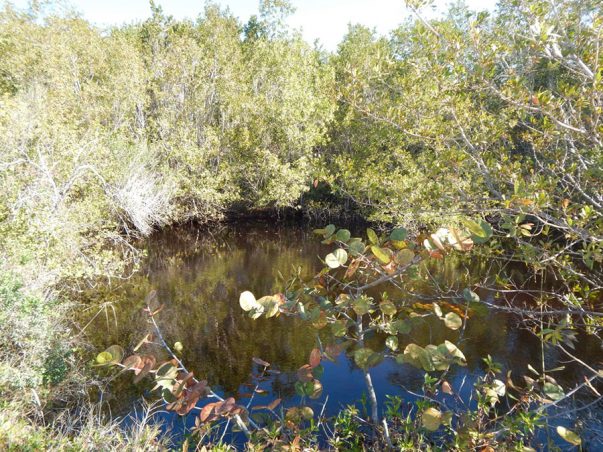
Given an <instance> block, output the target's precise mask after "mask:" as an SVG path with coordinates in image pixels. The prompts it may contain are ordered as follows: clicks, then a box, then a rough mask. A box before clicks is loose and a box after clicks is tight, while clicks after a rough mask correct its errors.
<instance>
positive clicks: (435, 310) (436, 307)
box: [433, 303, 443, 317]
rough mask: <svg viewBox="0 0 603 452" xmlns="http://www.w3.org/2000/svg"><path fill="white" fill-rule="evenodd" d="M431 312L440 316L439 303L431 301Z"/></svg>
mask: <svg viewBox="0 0 603 452" xmlns="http://www.w3.org/2000/svg"><path fill="white" fill-rule="evenodd" d="M433 312H434V313H435V315H437V316H438V317H442V315H443V314H442V308H441V307H440V305H439V304H437V303H433Z"/></svg>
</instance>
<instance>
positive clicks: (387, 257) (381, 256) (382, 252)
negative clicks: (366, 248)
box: [371, 245, 392, 265]
mask: <svg viewBox="0 0 603 452" xmlns="http://www.w3.org/2000/svg"><path fill="white" fill-rule="evenodd" d="M371 251H372V253H373V254H374V255H375V257H376V258H377V259H378V260H379V262H380V263H382V264H383V265H387V264H389V263H390V261H391V260H392V259H391V253H392V252H391V250H389V249H387V248H381V247H380V246H377V245H372V246H371Z"/></svg>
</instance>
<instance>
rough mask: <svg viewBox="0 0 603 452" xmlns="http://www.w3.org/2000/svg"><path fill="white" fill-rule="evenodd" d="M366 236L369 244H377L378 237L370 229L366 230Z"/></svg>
mask: <svg viewBox="0 0 603 452" xmlns="http://www.w3.org/2000/svg"><path fill="white" fill-rule="evenodd" d="M366 236H367V237H368V239H369V242H371V243H372V244H373V245H378V244H379V237H378V236H377V233H376V232H375V231H373V230H372V229H371V228H368V229H367V230H366Z"/></svg>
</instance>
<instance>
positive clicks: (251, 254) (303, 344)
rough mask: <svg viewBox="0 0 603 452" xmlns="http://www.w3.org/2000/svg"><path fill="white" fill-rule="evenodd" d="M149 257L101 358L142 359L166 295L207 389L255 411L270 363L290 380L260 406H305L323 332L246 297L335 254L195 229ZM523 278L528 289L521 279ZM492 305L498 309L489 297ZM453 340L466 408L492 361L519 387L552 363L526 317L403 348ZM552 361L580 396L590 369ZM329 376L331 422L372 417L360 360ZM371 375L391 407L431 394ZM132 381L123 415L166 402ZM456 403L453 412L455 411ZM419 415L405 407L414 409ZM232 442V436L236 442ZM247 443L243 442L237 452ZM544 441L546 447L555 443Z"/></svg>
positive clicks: (276, 379) (336, 367)
mask: <svg viewBox="0 0 603 452" xmlns="http://www.w3.org/2000/svg"><path fill="white" fill-rule="evenodd" d="M145 247H146V250H147V252H148V255H147V258H146V260H145V263H144V265H143V268H142V271H141V272H140V273H139V274H137V275H136V276H134V277H133V278H131V279H130V280H129V281H127V283H123V284H119V285H114V286H113V287H112V288H110V287H108V288H106V289H104V290H102V291H99V292H98V293H97V295H98V294H100V295H98V296H100V297H101V301H104V302H107V301H108V302H111V303H112V304H113V306H114V307H115V316H116V319H113V315H112V313H111V312H110V316H109V321H108V323H107V319H106V318H105V317H104V316H99V317H98V318H97V319H96V320H95V321H94V322H93V323H92V324H91V326H90V327H89V328H88V329H87V332H88V334H89V335H90V340H91V341H92V342H93V344H94V345H95V346H97V347H98V351H101V350H102V349H104V348H105V347H107V346H109V345H112V344H120V345H122V346H123V347H124V348H126V350H128V349H130V350H131V348H132V347H134V345H135V344H136V343H138V341H139V340H140V339H141V338H142V337H143V336H144V335H145V334H146V333H148V332H151V331H152V327H151V326H150V325H149V324H148V322H147V320H146V315H145V314H144V313H143V312H142V308H143V307H144V298H145V296H146V294H147V293H148V292H149V291H150V290H152V289H156V290H157V291H158V295H159V300H160V302H162V303H165V308H164V310H163V311H162V312H161V313H160V314H159V315H158V317H157V319H158V323H159V325H160V327H161V329H162V331H163V334H164V336H165V338H166V340H167V342H168V343H170V344H173V343H174V342H176V341H180V342H181V343H182V344H184V351H183V353H182V360H183V362H185V363H186V364H187V366H188V368H189V370H193V371H194V372H195V375H196V376H197V377H198V378H201V379H206V380H208V382H209V383H210V385H212V387H213V389H214V390H215V391H216V392H218V393H220V394H223V395H228V396H230V395H232V396H234V397H237V399H238V400H239V403H245V402H246V399H245V396H244V395H243V396H241V394H242V393H248V392H249V388H248V387H246V386H245V385H246V383H249V381H250V372H251V371H252V367H253V363H252V358H253V357H259V358H262V359H264V360H266V361H268V362H270V363H272V365H273V367H274V368H275V369H278V370H279V371H280V372H281V373H280V374H278V375H275V376H273V377H271V378H270V380H269V381H267V382H265V383H264V384H263V386H262V387H263V388H264V389H266V390H267V392H268V394H267V395H264V396H257V397H256V399H255V400H256V401H255V404H262V405H263V404H268V403H270V402H271V401H272V400H274V399H275V398H277V397H280V398H282V399H283V406H285V407H287V406H294V405H296V404H297V403H299V397H297V396H296V395H295V390H294V387H293V385H294V383H295V381H296V374H295V371H296V370H297V369H298V368H299V367H300V366H301V365H303V364H305V363H306V362H307V360H308V354H309V352H310V350H311V349H312V348H313V347H315V346H316V330H314V329H313V328H311V327H308V326H307V325H306V324H305V323H304V322H302V321H299V320H296V319H292V318H287V317H284V316H281V317H279V318H273V319H264V318H261V319H258V320H252V319H250V318H249V317H248V316H247V315H246V313H244V312H243V311H242V310H241V308H240V307H239V303H238V300H239V294H240V293H241V292H242V291H244V290H250V291H252V292H253V293H254V294H256V295H258V296H261V295H265V294H273V293H277V292H281V291H282V290H283V283H282V280H281V279H280V278H279V273H280V274H283V275H285V276H287V275H289V274H290V273H291V272H292V271H294V270H296V269H297V268H301V273H302V275H303V276H304V277H306V278H310V277H311V276H312V275H313V274H314V273H315V272H316V271H318V270H319V269H320V268H321V267H320V262H319V260H318V256H323V257H324V255H325V254H326V253H327V252H329V251H330V248H329V247H327V246H325V245H321V244H320V241H319V240H317V238H316V236H314V235H313V234H312V233H311V231H310V229H309V228H304V227H299V226H291V225H276V224H267V223H246V224H238V225H226V226H222V227H221V229H220V230H217V231H216V230H214V231H213V232H209V231H207V230H199V229H194V228H179V229H177V230H168V231H165V232H163V233H160V234H156V235H155V236H153V237H152V238H151V239H149V240H148V241H147V242H146V245H145ZM487 271H492V269H490V268H489V267H487V266H486V265H480V264H475V265H473V266H472V267H467V266H466V265H459V264H458V263H455V262H447V263H444V264H440V268H438V269H436V270H435V271H434V275H435V277H437V278H438V279H439V280H440V282H441V283H442V284H449V285H455V284H456V285H458V284H464V283H465V282H467V283H468V282H469V280H471V277H472V275H473V276H475V275H476V274H479V273H480V272H481V273H483V272H487ZM498 271H502V270H500V269H499V270H498ZM506 271H509V272H510V271H511V270H506ZM515 277H516V278H521V277H522V275H521V272H517V274H516V275H515ZM381 290H383V289H381ZM388 293H389V294H390V297H391V298H395V296H396V292H395V290H390V289H388ZM480 296H481V297H482V298H483V299H486V300H489V301H491V302H493V303H497V300H494V299H492V298H491V295H489V293H488V292H482V293H480ZM326 330H328V328H327V329H325V330H321V340H322V341H323V343H328V342H329V340H330V338H329V337H328V331H326ZM445 339H448V340H450V341H452V342H453V343H455V344H457V345H458V346H459V348H460V349H461V350H462V351H463V353H464V354H465V356H466V358H467V363H468V365H467V367H459V366H453V367H452V368H451V371H450V374H449V377H448V381H449V382H450V383H451V385H452V386H453V388H454V390H455V391H457V392H459V393H460V395H461V396H462V397H464V398H465V399H466V400H469V396H470V393H471V390H472V385H473V382H475V380H476V378H477V377H478V376H480V375H483V373H484V364H483V361H482V358H483V357H485V356H486V355H488V354H489V355H491V356H492V357H493V358H494V360H495V361H497V362H499V363H501V364H502V366H503V369H504V370H503V375H506V372H507V371H508V370H511V371H512V375H513V376H515V378H516V379H517V380H519V379H520V376H521V375H525V374H528V371H527V365H528V364H531V365H532V366H533V367H535V368H536V369H540V368H541V361H542V353H543V352H542V349H541V345H540V342H539V341H538V340H537V339H536V337H535V336H534V335H533V334H532V333H531V332H529V331H527V330H526V329H524V328H522V327H521V322H520V320H519V319H517V318H515V317H514V316H512V315H509V314H507V313H504V312H501V311H498V310H492V309H486V308H481V309H479V308H476V309H474V310H473V311H472V315H471V317H470V319H469V321H468V322H467V327H466V330H465V331H464V333H462V336H461V333H460V332H458V331H451V330H449V329H447V328H445V327H444V326H443V325H442V322H441V321H439V320H437V319H435V318H433V319H431V320H427V321H423V322H420V323H417V324H415V325H414V327H413V329H412V332H411V333H410V334H409V335H401V336H400V349H401V350H403V349H404V347H405V345H406V344H407V343H410V342H414V343H417V344H419V345H426V344H430V343H432V344H440V343H442V342H443V341H444V340H445ZM383 340H384V338H383V337H379V336H374V337H371V338H369V339H368V341H367V345H368V346H370V347H371V348H373V349H376V350H378V349H383V347H384V345H383ZM145 347H147V348H146V352H152V353H155V354H157V353H159V354H160V353H161V351H160V350H159V348H158V347H155V346H152V345H150V346H145ZM143 351H145V349H143ZM576 354H578V355H580V356H581V357H583V358H584V359H585V361H586V362H590V363H592V362H596V361H597V360H600V359H601V356H603V355H602V353H601V350H600V349H599V346H598V344H597V343H595V342H594V341H591V340H589V338H588V337H587V336H585V337H581V338H580V341H579V342H578V343H577V344H576ZM544 361H545V365H546V367H547V368H548V369H552V368H554V367H557V366H558V365H561V364H565V366H566V367H565V369H564V370H562V371H558V372H555V375H554V376H555V378H556V379H557V381H558V382H559V383H560V384H561V385H562V386H563V387H564V388H570V387H573V386H574V385H575V384H576V382H579V381H581V379H582V378H583V373H582V370H581V369H580V368H578V367H576V366H572V365H569V364H567V363H564V362H563V357H562V356H560V355H559V354H558V352H557V351H556V350H555V349H553V348H550V349H549V348H547V349H545V350H544ZM324 367H325V371H324V375H323V377H322V378H321V382H322V384H323V388H324V390H323V394H322V396H321V397H320V398H319V399H318V400H315V401H311V406H313V407H314V411H315V412H320V411H321V410H322V409H323V406H324V413H325V414H326V415H327V416H330V415H335V414H336V413H337V412H338V411H339V410H340V409H341V408H342V407H344V406H346V405H349V404H356V405H357V406H359V407H361V404H360V403H359V400H360V399H361V397H362V395H363V393H364V392H365V387H364V381H363V378H362V373H361V371H360V370H359V369H358V368H357V367H356V366H355V365H354V364H353V361H352V360H351V359H350V357H349V356H347V355H346V354H345V353H342V354H341V355H340V356H339V357H338V359H337V362H336V363H331V362H326V363H324ZM371 373H372V378H373V382H374V384H375V387H376V391H377V396H378V398H379V401H380V402H381V407H383V402H384V400H385V396H386V394H387V395H393V396H400V397H401V398H402V399H403V400H404V401H405V402H412V401H413V400H414V399H415V396H414V395H413V394H411V392H416V393H420V392H421V386H422V384H423V374H424V373H423V372H422V371H419V370H417V369H415V368H414V367H412V366H410V365H406V364H404V365H400V364H397V363H396V362H395V361H393V360H390V359H386V360H385V361H383V362H382V363H381V364H380V365H379V366H377V367H376V368H373V369H372V370H371ZM131 379H132V376H131V375H127V374H125V375H120V376H118V377H116V378H115V379H114V380H113V381H112V383H111V385H110V386H109V387H108V388H107V391H106V392H105V393H104V394H103V397H104V400H107V401H108V402H109V403H110V406H111V410H112V414H113V415H114V416H127V415H129V414H132V413H133V412H134V408H135V407H136V406H137V404H138V402H139V401H140V397H141V396H145V397H147V398H148V399H150V400H152V399H154V398H156V397H155V396H153V395H152V394H150V393H149V390H150V389H151V388H152V386H153V383H152V382H151V381H150V380H148V381H143V382H141V383H139V384H138V385H134V384H133V383H132V382H131ZM502 379H503V380H504V377H503V378H502ZM409 391H410V392H409ZM326 396H328V402H327V403H326V405H325V400H326ZM445 402H446V403H448V404H449V405H450V406H452V405H451V404H452V403H453V402H451V401H450V400H446V401H445ZM409 407H410V405H409V404H408V405H407V404H405V405H404V410H408V409H409ZM193 413H194V412H193ZM589 413H591V411H589ZM590 415H591V414H589V416H590ZM159 417H160V418H161V419H162V420H163V421H164V422H165V423H166V425H167V426H169V428H171V429H172V431H175V432H176V433H177V434H182V433H183V432H184V431H185V430H186V426H189V427H190V426H191V425H193V417H194V416H193V414H192V413H191V414H190V415H189V416H188V418H187V419H186V420H182V419H177V418H178V416H172V415H170V414H166V413H163V414H160V415H159ZM584 422H591V423H594V424H593V425H594V426H595V427H596V425H599V426H600V423H599V420H598V419H590V418H585V419H584ZM561 424H563V425H568V426H573V425H572V424H573V422H572V420H568V419H563V418H559V419H558V420H556V422H555V423H554V424H552V425H553V426H556V425H561ZM166 428H167V427H166ZM593 428H594V427H593ZM597 428H598V427H597ZM542 435H546V434H545V433H543V434H542ZM542 435H541V436H542ZM552 435H554V433H552ZM595 436H596V435H595ZM229 438H230V437H229V436H228V435H227V436H226V438H225V439H227V440H228V439H229ZM239 439H240V438H237V437H235V438H234V441H238V440H239ZM542 440H543V441H545V440H546V436H543V438H542ZM591 440H592V441H597V440H596V438H595V439H592V438H591ZM555 441H557V440H555ZM592 444H593V445H596V444H598V445H599V446H600V447H601V448H603V443H597V442H593V443H592ZM595 447H597V446H595ZM592 450H603V449H598V448H595V449H592Z"/></svg>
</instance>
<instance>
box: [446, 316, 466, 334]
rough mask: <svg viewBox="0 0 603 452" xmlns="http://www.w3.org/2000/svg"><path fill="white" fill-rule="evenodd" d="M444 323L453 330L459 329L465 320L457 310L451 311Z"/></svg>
mask: <svg viewBox="0 0 603 452" xmlns="http://www.w3.org/2000/svg"><path fill="white" fill-rule="evenodd" d="M444 324H445V325H446V326H447V327H448V328H450V329H451V330H458V329H459V328H460V327H461V326H463V320H462V319H461V317H460V316H459V315H458V314H457V313H456V312H449V313H448V314H446V315H445V316H444Z"/></svg>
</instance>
